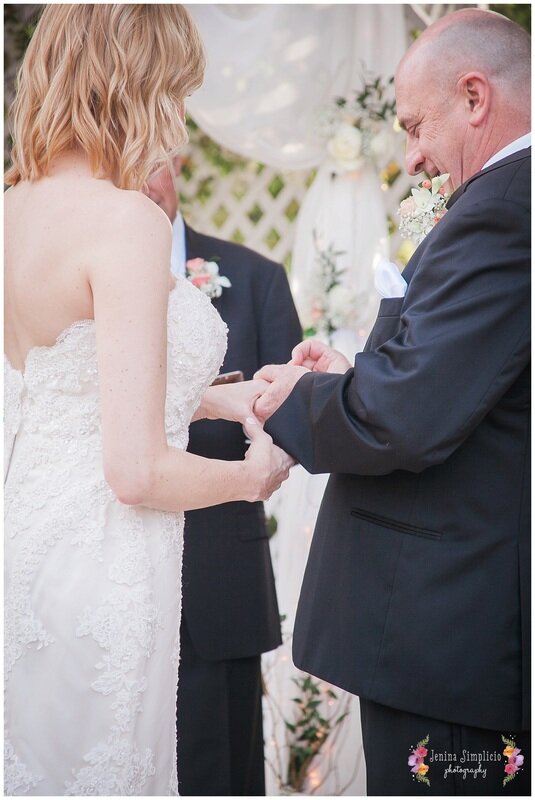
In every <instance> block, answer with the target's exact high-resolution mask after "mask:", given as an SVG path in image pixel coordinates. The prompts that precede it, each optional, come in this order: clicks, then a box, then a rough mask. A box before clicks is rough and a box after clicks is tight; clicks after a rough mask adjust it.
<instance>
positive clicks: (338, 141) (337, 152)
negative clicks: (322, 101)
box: [320, 78, 396, 176]
mask: <svg viewBox="0 0 535 800" xmlns="http://www.w3.org/2000/svg"><path fill="white" fill-rule="evenodd" d="M393 81H394V79H393V78H390V80H388V81H387V83H386V84H385V83H383V81H382V80H381V78H375V79H374V80H370V79H366V78H365V79H364V85H363V87H362V89H361V90H360V91H357V92H355V93H354V96H353V97H337V98H336V99H335V101H334V107H332V108H330V109H329V110H328V111H326V113H325V115H324V118H323V120H322V122H321V125H320V133H321V135H322V137H323V138H324V139H326V140H327V145H326V146H327V152H328V154H329V157H330V161H331V165H332V171H333V176H335V175H337V174H343V173H347V172H355V171H358V170H360V169H361V168H362V167H363V166H365V165H366V164H372V165H373V166H374V167H376V168H377V169H379V168H380V166H382V165H383V163H384V162H386V161H388V159H389V158H390V157H391V156H392V155H393V152H394V147H395V136H396V133H395V130H394V120H395V115H396V111H395V101H394V100H391V99H389V94H390V93H389V87H390V86H391V85H392V83H393Z"/></svg>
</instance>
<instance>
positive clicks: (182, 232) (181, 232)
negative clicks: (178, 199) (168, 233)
mask: <svg viewBox="0 0 535 800" xmlns="http://www.w3.org/2000/svg"><path fill="white" fill-rule="evenodd" d="M171 272H172V273H173V275H176V277H177V278H180V277H184V275H185V274H186V227H185V225H184V219H183V217H182V214H181V213H180V211H178V212H177V215H176V217H175V221H174V222H173V245H172V248H171Z"/></svg>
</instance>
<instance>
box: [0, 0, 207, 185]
mask: <svg viewBox="0 0 535 800" xmlns="http://www.w3.org/2000/svg"><path fill="white" fill-rule="evenodd" d="M204 66H205V57H204V50H203V46H202V42H201V39H200V37H199V33H198V31H197V28H196V27H195V24H194V23H193V20H192V19H191V17H190V15H189V14H188V12H187V11H186V9H185V8H184V7H183V6H180V5H176V4H155V5H152V4H147V3H143V4H124V5H122V4H118V3H117V4H102V5H97V4H91V3H81V4H58V5H49V6H47V7H46V8H45V10H44V12H43V14H42V16H41V19H40V20H39V23H38V25H37V27H36V29H35V33H34V35H33V37H32V40H31V42H30V44H29V46H28V49H27V51H26V55H25V57H24V61H23V63H22V66H21V68H20V70H19V73H18V76H17V94H16V97H15V100H14V102H13V105H12V107H11V130H12V135H13V141H14V146H13V149H12V151H11V159H12V166H11V168H10V169H9V170H8V172H7V173H6V175H5V182H6V183H7V184H10V185H13V184H16V183H18V182H19V181H21V180H30V181H32V180H37V179H38V178H41V177H42V176H44V175H47V174H48V172H49V170H50V166H51V164H52V162H53V161H54V159H55V158H57V156H59V155H61V154H62V153H64V152H67V151H69V150H73V149H78V150H81V151H82V152H84V153H85V154H86V155H87V156H88V158H89V162H90V165H91V169H92V171H93V174H94V175H97V176H98V177H103V178H109V179H111V180H112V181H113V182H114V183H115V184H116V185H117V186H118V187H119V188H121V189H137V190H139V189H141V188H142V186H143V184H144V182H145V181H146V179H147V178H148V177H149V175H150V174H151V173H153V172H154V171H155V170H157V169H158V168H159V167H161V166H163V165H164V164H166V163H168V160H169V158H170V157H171V156H172V155H174V154H176V153H177V152H178V150H180V148H181V147H183V145H184V144H185V143H186V142H187V139H188V134H187V131H186V127H185V125H184V121H183V119H182V117H183V115H184V101H185V99H186V97H187V95H188V94H190V93H191V92H192V91H194V90H195V89H196V88H198V87H199V86H200V84H201V83H202V78H203V73H204Z"/></svg>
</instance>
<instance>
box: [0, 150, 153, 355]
mask: <svg viewBox="0 0 535 800" xmlns="http://www.w3.org/2000/svg"><path fill="white" fill-rule="evenodd" d="M132 205H138V206H141V205H146V210H147V226H149V227H150V220H151V218H153V217H154V213H153V209H152V207H151V206H150V205H149V203H148V201H147V200H146V199H145V198H144V197H143V196H142V195H140V193H139V192H128V191H123V190H120V189H117V188H116V187H115V186H114V185H113V184H112V183H111V181H108V180H99V179H97V178H95V177H93V175H92V174H91V171H90V169H89V166H88V164H87V162H86V160H85V159H84V158H83V157H80V156H77V155H75V154H71V155H68V156H65V157H62V158H61V159H58V161H57V162H56V164H55V166H54V168H53V169H52V170H51V174H50V175H49V176H47V177H44V178H41V179H40V180H38V181H34V182H30V181H21V182H20V183H18V184H17V185H16V186H14V187H12V188H10V189H9V190H8V191H7V192H6V193H5V196H4V209H5V212H4V213H5V237H4V242H5V277H4V320H5V339H4V341H5V345H4V347H5V351H6V355H7V357H8V359H9V361H10V363H11V364H12V366H13V367H15V369H18V370H20V371H23V370H24V364H25V360H26V356H27V354H28V352H29V351H30V350H31V349H32V348H33V347H37V346H43V345H45V346H51V345H53V344H54V342H55V341H56V338H57V337H58V336H59V335H60V334H61V333H62V332H63V331H64V330H65V329H66V328H68V327H69V326H70V325H71V324H72V323H73V322H75V321H77V320H81V319H93V317H94V307H93V292H92V288H91V274H92V273H91V271H92V269H95V268H96V269H97V270H98V263H99V261H100V260H102V259H103V258H104V260H106V255H105V252H103V251H105V249H106V241H107V238H109V239H110V245H111V240H113V239H114V238H115V234H116V233H117V232H118V231H117V228H118V227H119V230H122V232H123V235H126V236H127V235H128V227H129V225H128V215H129V211H130V209H131V206H132ZM151 212H152V213H151ZM125 217H126V220H125ZM162 227H166V225H165V222H164V220H163V219H162ZM164 234H165V230H164ZM111 246H112V245H111ZM110 278H112V276H110Z"/></svg>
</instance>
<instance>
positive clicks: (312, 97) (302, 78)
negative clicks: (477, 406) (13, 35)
mask: <svg viewBox="0 0 535 800" xmlns="http://www.w3.org/2000/svg"><path fill="white" fill-rule="evenodd" d="M188 9H189V11H190V12H191V14H192V16H193V18H194V19H195V21H196V23H197V25H198V27H199V29H200V32H201V36H202V38H203V41H204V43H205V46H206V51H207V73H206V78H205V82H204V85H203V87H202V88H201V89H200V90H199V91H198V92H196V93H195V95H194V96H193V97H192V98H190V99H189V100H188V111H189V113H190V114H191V116H192V117H193V119H194V120H195V121H196V123H197V124H198V125H199V126H200V127H201V128H202V129H203V130H204V131H206V133H208V134H209V135H210V136H211V137H212V138H213V139H214V140H215V141H217V142H218V143H219V144H221V145H223V146H225V147H227V148H228V149H230V150H232V151H233V152H235V153H237V154H239V155H241V156H244V157H246V158H249V159H253V160H256V161H260V162H262V163H264V164H268V165H270V166H271V167H274V168H276V169H279V170H281V171H290V170H299V169H306V168H312V167H314V168H317V169H318V172H317V176H316V178H315V180H314V182H313V184H312V187H311V188H310V190H309V192H308V194H307V196H306V197H305V200H304V202H303V204H302V206H301V210H300V213H299V218H298V221H297V226H296V238H295V243H294V250H293V256H292V272H291V284H292V290H293V292H294V297H295V300H296V304H297V307H298V310H299V312H300V315H301V319H302V322H303V323H304V324H305V325H308V320H306V319H305V318H306V316H307V314H308V311H309V300H310V298H309V294H310V286H311V284H312V282H313V274H314V271H315V270H316V269H317V264H316V255H317V252H316V247H315V244H314V234H315V235H316V239H317V241H318V243H319V245H320V247H321V248H322V249H323V248H328V247H329V246H330V245H332V246H333V249H334V250H336V251H342V253H341V255H340V256H339V259H338V261H337V268H338V269H344V274H343V277H342V279H341V282H342V285H344V286H346V287H347V288H350V289H351V290H352V291H353V292H354V293H355V298H356V301H355V302H356V309H355V310H356V314H355V323H354V325H353V327H352V328H351V329H343V330H338V331H336V332H335V333H334V335H333V337H332V343H333V344H334V346H335V347H338V348H339V349H340V350H342V352H344V353H345V354H346V355H347V357H348V358H349V359H350V360H352V359H353V356H354V354H355V353H356V352H357V351H358V350H360V349H361V348H362V345H363V343H364V341H365V339H366V336H367V333H368V332H369V329H370V327H371V324H372V322H373V319H374V318H375V314H376V310H377V306H378V302H379V298H378V296H377V294H376V292H375V290H374V286H373V266H374V263H375V262H376V261H377V260H378V258H379V257H380V256H385V257H388V235H387V224H386V213H385V207H384V202H383V192H382V191H381V189H380V187H379V179H378V176H377V174H376V172H375V171H374V170H373V168H372V167H365V168H363V169H361V170H360V171H359V172H358V173H346V174H343V175H339V176H337V177H336V178H335V179H334V180H333V179H332V178H331V167H330V165H329V163H328V161H327V151H326V145H325V141H324V140H323V139H322V138H321V137H320V135H319V120H320V118H321V116H322V114H323V113H324V111H325V110H326V108H328V107H329V106H330V105H332V103H333V101H334V99H335V98H336V97H338V96H349V95H351V94H352V93H353V92H354V91H355V90H357V89H360V87H361V85H362V78H363V76H364V73H365V72H366V73H367V74H368V75H372V76H373V77H376V76H381V77H382V78H383V79H388V78H389V77H390V76H391V75H393V74H394V72H395V68H396V65H397V63H398V62H399V60H400V58H401V56H402V54H403V52H404V50H405V49H406V45H407V42H406V29H405V22H404V9H403V5H399V4H398V5H372V4H368V5H360V4H358V5H357V4H348V5H330V4H321V5H320V4H318V5H291V4H288V5H271V4H269V5H190V6H188ZM326 480H327V479H326V476H310V475H308V473H306V472H305V471H304V470H303V469H302V468H301V467H296V468H295V469H294V470H293V473H292V476H291V477H290V480H289V481H288V482H287V483H286V484H285V485H284V486H283V487H282V489H281V490H280V492H279V493H278V494H277V496H276V497H275V498H273V499H272V502H271V504H270V506H269V508H270V509H271V510H272V511H273V513H274V514H275V515H276V516H277V518H278V523H279V528H278V532H277V534H276V535H275V537H274V539H273V541H272V545H273V556H274V566H275V575H276V579H277V591H278V597H279V606H280V610H281V613H282V614H284V615H286V619H285V621H284V624H283V630H284V631H285V632H286V633H287V636H286V642H285V644H284V645H283V646H282V648H279V650H278V651H276V652H274V653H271V654H268V655H267V656H265V657H264V669H265V680H266V689H267V697H266V701H265V706H264V708H265V723H264V732H265V741H266V759H267V761H268V763H269V764H271V765H272V766H273V768H274V769H271V768H269V767H268V768H267V770H266V778H267V793H268V794H277V793H278V788H279V787H278V784H279V783H280V779H283V780H284V779H285V772H286V769H287V767H286V764H287V757H288V751H287V748H286V739H287V735H288V732H287V730H285V725H284V721H283V720H284V719H287V720H291V719H292V717H293V715H294V713H295V706H296V704H295V703H294V702H293V701H292V698H293V697H294V696H295V693H296V688H295V684H294V683H293V682H292V677H296V675H298V674H299V673H298V672H297V670H296V669H295V667H293V665H292V661H291V641H290V638H291V631H292V629H293V624H294V619H295V610H296V605H297V599H298V596H299V589H300V585H301V581H302V576H303V571H304V567H305V564H306V559H307V556H308V549H309V545H310V539H311V536H312V531H313V529H314V524H315V520H316V515H317V511H318V508H319V504H320V502H321V497H322V495H323V491H324V488H325V483H326ZM337 693H338V695H339V698H340V700H339V701H338V703H339V705H340V707H341V706H342V705H344V706H345V704H348V708H349V711H350V714H349V716H348V718H347V719H346V721H345V723H344V725H343V726H341V727H340V733H339V734H337V736H336V738H334V737H331V739H330V740H328V741H327V743H326V745H325V747H324V748H323V749H322V753H321V755H320V756H319V757H317V758H316V760H315V762H314V764H313V767H312V770H311V773H310V779H309V782H308V784H307V787H306V793H308V794H310V793H311V792H313V791H316V792H317V794H321V795H329V794H340V793H344V794H347V795H362V794H364V792H365V769H364V759H363V753H362V741H361V735H360V726H359V720H360V718H359V707H358V700H357V699H356V698H353V697H350V696H348V695H345V694H344V693H343V692H341V691H339V692H337ZM334 707H335V708H336V707H337V706H336V705H335V706H334ZM332 710H333V708H330V709H329V708H326V712H327V713H330V711H332ZM277 773H278V777H277Z"/></svg>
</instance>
